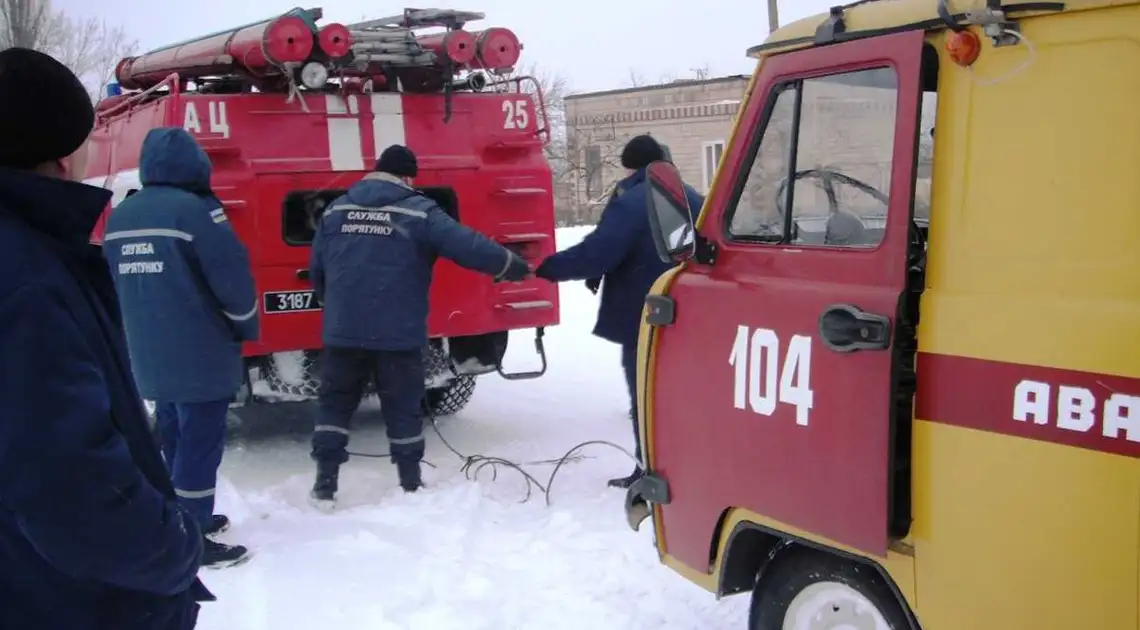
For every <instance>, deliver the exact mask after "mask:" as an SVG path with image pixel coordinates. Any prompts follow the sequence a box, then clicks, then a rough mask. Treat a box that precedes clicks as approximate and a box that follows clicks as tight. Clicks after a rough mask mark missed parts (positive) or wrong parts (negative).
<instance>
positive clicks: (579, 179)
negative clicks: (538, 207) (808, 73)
mask: <svg viewBox="0 0 1140 630" xmlns="http://www.w3.org/2000/svg"><path fill="white" fill-rule="evenodd" d="M748 81H749V77H747V76H742V75H741V76H727V77H720V78H715V79H705V80H681V81H674V82H672V83H665V84H661V85H649V86H642V87H633V88H625V89H620V90H606V91H603V92H588V93H582V94H571V95H568V96H566V97H565V108H566V136H567V137H566V140H567V154H568V160H567V161H568V162H569V164H568V166H569V170H570V171H571V176H570V177H568V178H566V180H565V182H566V183H565V185H566V187H567V189H566V190H564V191H562V193H563V195H564V196H565V197H566V198H567V202H568V203H566V204H564V206H566V207H567V211H566V213H564V214H569V215H571V216H570V217H567V219H568V220H567V221H566V222H575V223H593V222H596V221H597V218H598V215H599V214H600V213H601V210H602V208H603V207H604V206H605V201H606V199H607V197H608V196H609V194H610V192H611V191H612V190H613V186H614V184H615V183H616V182H617V181H618V180H619V179H621V178H622V177H624V176H625V172H626V171H625V169H624V168H622V166H621V160H620V156H621V150H622V147H624V146H625V143H626V142H627V141H628V140H629V139H630V138H631V137H633V136H636V135H639V134H643V133H649V134H651V135H653V136H654V137H655V138H657V139H658V141H660V142H661V143H662V144H665V145H667V146H668V148H669V151H670V153H671V154H672V157H673V163H674V164H676V165H677V168H678V169H679V170H680V171H681V174H682V176H684V178H685V181H687V182H688V183H689V184H691V185H692V186H693V187H695V188H696V189H697V190H699V191H700V192H702V193H704V192H705V191H706V190H707V189H708V185H709V184H710V183H711V182H712V175H713V173H714V172H715V171H716V165H717V162H718V161H719V160H720V156H721V154H722V153H723V151H724V144H725V141H726V140H727V138H728V135H729V133H730V132H731V130H732V120H733V117H734V116H735V115H736V112H737V110H738V109H739V108H740V102H741V99H742V98H743V96H744V91H745V90H746V89H747V87H748Z"/></svg>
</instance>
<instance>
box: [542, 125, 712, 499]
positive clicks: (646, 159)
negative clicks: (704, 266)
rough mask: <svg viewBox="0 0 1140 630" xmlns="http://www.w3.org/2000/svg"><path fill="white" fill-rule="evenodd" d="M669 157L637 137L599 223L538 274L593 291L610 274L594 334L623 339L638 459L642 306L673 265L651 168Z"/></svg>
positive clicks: (694, 206)
mask: <svg viewBox="0 0 1140 630" xmlns="http://www.w3.org/2000/svg"><path fill="white" fill-rule="evenodd" d="M665 160H666V155H665V152H664V150H663V149H662V147H661V145H660V144H658V142H657V141H656V140H654V139H653V137H652V136H649V135H641V136H636V137H634V138H632V139H631V140H630V141H629V142H628V143H627V144H626V146H625V148H624V149H623V150H622V154H621V165H622V166H623V167H625V168H626V169H629V171H630V174H629V175H628V176H627V177H626V178H625V179H623V180H621V181H620V182H618V184H617V187H616V189H615V190H614V194H613V195H612V196H611V197H610V201H609V203H608V204H607V205H606V207H605V209H604V210H603V211H602V217H601V219H600V220H599V221H598V225H597V227H596V228H594V230H593V231H592V232H590V233H589V234H587V235H586V237H585V238H584V239H582V242H580V243H578V244H577V245H575V246H573V247H571V248H569V249H566V250H564V251H561V252H558V253H557V254H554V255H553V256H551V257H549V258H547V259H546V260H544V261H543V262H542V264H541V265H539V266H538V269H536V270H535V275H536V276H538V277H540V278H545V279H547V280H550V281H552V282H564V281H567V280H586V281H587V286H590V289H591V291H594V290H596V288H597V283H598V278H602V279H604V281H603V282H602V297H601V304H600V305H599V307H598V320H597V323H596V324H595V326H594V334H595V335H597V336H599V337H601V338H602V339H605V340H607V341H612V342H614V343H617V344H620V345H621V365H622V369H623V370H624V371H625V380H626V387H627V388H628V390H629V400H630V411H629V416H630V418H631V419H632V420H633V436H634V443H635V444H636V447H635V448H636V450H637V458H638V460H640V459H641V440H640V438H639V436H638V427H637V335H638V331H639V330H640V327H641V311H642V307H643V306H644V305H645V296H646V295H648V294H649V289H650V288H651V287H652V286H653V283H654V281H656V280H657V278H658V277H659V276H661V274H663V273H665V271H666V270H668V269H669V267H670V266H671V265H670V264H669V263H665V262H662V261H661V259H660V258H659V257H658V256H657V248H656V246H655V245H654V243H653V234H652V232H651V231H650V229H649V216H648V211H647V208H646V203H647V200H646V184H645V169H646V167H648V166H649V165H650V164H651V163H653V162H657V161H665ZM685 191H686V193H687V195H688V197H689V205H690V207H691V212H692V213H693V220H694V221H695V220H696V217H697V215H698V214H699V213H700V210H701V206H702V205H703V204H704V198H703V197H702V196H701V195H700V194H699V193H697V191H695V190H693V189H692V187H690V186H687V185H686V186H685ZM640 476H641V469H640V468H635V469H634V471H633V473H631V474H630V475H629V476H628V477H621V478H618V479H611V480H610V482H609V485H610V486H613V487H618V488H626V487H629V485H630V484H632V483H633V482H634V481H636V480H637V478H638V477H640Z"/></svg>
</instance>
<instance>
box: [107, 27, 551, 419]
mask: <svg viewBox="0 0 1140 630" xmlns="http://www.w3.org/2000/svg"><path fill="white" fill-rule="evenodd" d="M322 15H323V14H322V11H321V9H319V8H317V9H299V8H298V9H293V10H291V11H289V12H287V13H285V14H282V15H279V16H276V17H273V18H271V19H268V20H263V21H260V22H255V23H252V24H246V25H243V26H238V27H235V28H232V29H228V30H225V31H222V32H219V33H213V34H210V35H206V36H203V37H200V38H196V39H193V40H191V41H188V42H181V43H178V44H174V45H171V46H167V47H164V48H160V49H157V50H153V51H150V52H148V53H146V54H143V55H140V56H138V57H130V58H127V59H123V60H122V61H121V62H119V64H118V66H117V67H116V71H115V75H116V79H117V82H118V86H120V87H121V88H122V90H125V91H122V90H115V93H113V94H111V95H109V97H108V98H105V99H104V100H103V101H101V102H100V103H99V105H98V107H97V111H98V118H97V122H96V128H95V130H94V132H93V134H92V136H91V139H90V141H89V142H88V145H87V160H86V164H87V172H86V181H87V182H88V183H91V184H94V185H99V186H104V187H107V188H109V189H111V190H113V191H114V192H115V195H114V198H113V199H112V205H114V204H118V203H119V202H120V201H122V200H123V199H124V198H126V197H127V196H128V195H130V194H131V192H132V191H134V190H137V189H138V188H139V187H140V185H141V184H140V182H139V171H138V160H139V150H140V147H141V145H142V141H143V138H144V137H145V136H146V134H147V132H148V131H150V130H151V129H153V128H155V127H162V126H177V127H182V128H184V129H186V130H187V131H188V132H190V133H191V134H192V135H194V136H195V137H196V138H197V140H198V142H199V143H200V144H201V146H202V147H203V149H204V150H205V151H206V153H207V155H208V156H209V157H210V160H211V162H212V165H213V176H212V182H211V184H212V188H213V191H214V192H215V194H216V195H217V197H218V198H219V199H220V200H221V202H222V205H223V208H224V210H225V214H226V216H227V217H228V221H229V224H230V225H232V226H233V229H234V230H235V232H236V233H237V235H238V237H239V238H240V239H241V240H242V242H243V243H244V244H245V246H246V248H247V249H248V251H249V255H250V260H251V265H252V267H253V274H254V279H255V282H256V285H257V290H258V292H259V297H260V300H259V309H260V318H261V337H260V339H258V340H257V341H254V342H249V343H246V344H245V346H244V348H243V353H244V355H245V357H246V361H247V365H248V368H249V370H248V372H249V375H250V378H249V380H248V384H247V387H245V388H243V391H242V392H240V393H239V395H238V400H237V401H236V404H239V405H240V404H244V403H248V402H280V401H299V400H306V399H311V398H313V397H315V395H316V393H317V383H318V375H319V369H318V361H319V351H320V348H321V309H320V306H319V304H318V303H317V301H316V300H315V298H314V293H313V290H312V285H311V283H310V281H309V278H308V266H309V258H310V249H311V248H310V245H311V243H312V239H313V234H314V231H315V229H316V226H317V224H318V222H319V221H320V217H321V214H322V213H323V211H324V208H325V207H326V206H327V205H328V204H329V203H331V202H332V201H333V200H335V199H336V198H337V197H339V196H341V195H342V194H344V192H345V191H346V190H347V189H348V188H349V187H350V186H351V185H352V184H354V183H356V182H357V181H359V180H360V178H361V177H362V176H363V175H365V174H366V173H367V172H369V171H371V169H372V166H373V164H374V163H375V160H376V159H377V157H378V156H379V155H380V153H381V152H382V151H383V150H384V149H385V148H387V147H388V146H390V145H392V144H404V145H407V146H408V147H410V148H411V149H412V150H413V151H414V152H415V153H416V154H417V156H418V160H419V165H420V174H419V176H418V177H417V178H416V181H415V185H416V186H417V187H418V189H419V190H420V192H422V193H423V194H425V195H427V196H429V197H431V198H432V199H434V200H435V201H436V202H438V204H439V205H440V207H441V208H442V209H443V210H444V211H445V212H447V213H448V214H449V215H451V216H452V217H453V218H455V219H456V220H458V221H459V222H461V223H463V224H465V225H467V226H469V227H471V228H473V229H476V230H479V231H481V232H483V233H484V234H486V235H488V236H489V237H491V238H492V239H494V240H496V241H498V242H499V243H501V244H503V245H504V246H506V247H508V248H511V249H513V250H514V251H515V252H516V253H518V254H520V255H521V256H522V257H524V258H526V259H528V260H531V261H538V260H541V259H542V258H543V257H545V256H548V255H550V254H552V253H553V252H554V250H555V243H554V201H553V194H554V193H553V183H552V175H551V170H550V166H549V164H548V163H547V161H546V158H545V153H544V148H545V146H546V145H547V143H548V142H549V136H550V129H549V124H548V121H547V118H546V111H545V105H544V102H543V99H542V94H541V92H540V90H539V89H538V84H537V81H535V80H534V79H533V78H531V77H523V76H519V75H518V74H516V73H515V66H516V65H517V62H518V60H519V56H520V53H521V49H522V45H521V43H520V42H519V40H518V38H517V37H516V36H515V34H514V33H513V32H512V31H510V30H509V29H506V28H500V27H495V28H487V29H484V30H482V31H468V30H465V29H464V26H465V25H466V24H468V23H470V22H473V21H476V20H480V19H482V18H483V17H484V16H483V14H481V13H472V12H466V11H454V10H441V9H406V10H404V12H403V13H402V14H400V15H396V16H392V17H387V18H380V19H375V20H368V21H366V22H361V23H358V24H349V25H344V24H339V23H329V24H324V25H318V24H317V22H318V20H320V19H321V18H322ZM101 231H102V228H101V227H100V228H97V229H96V234H95V235H94V240H95V241H99V239H100V238H101V235H102V234H101ZM393 307H395V308H398V305H377V308H393ZM360 316H361V317H367V316H368V314H367V313H360ZM557 323H558V289H557V287H556V286H555V285H553V284H551V283H548V282H545V281H542V280H538V279H534V278H532V279H530V280H525V281H522V282H493V281H492V279H490V278H487V277H485V276H481V275H479V274H476V273H474V272H471V271H468V270H465V269H462V268H460V267H459V266H457V265H455V264H453V263H451V262H450V261H446V260H441V261H440V262H439V263H438V264H437V265H436V267H435V270H434V279H433V283H432V288H431V311H430V313H429V317H428V329H429V335H430V337H431V341H430V344H429V347H428V348H425V353H426V355H427V360H426V365H427V366H428V368H427V373H426V374H425V383H426V385H427V388H428V389H427V395H426V397H427V400H426V403H427V405H428V408H429V409H431V410H432V412H433V413H435V414H437V415H441V414H449V413H454V412H455V411H458V410H459V409H460V408H462V407H463V406H464V405H465V404H466V403H467V402H468V400H469V399H470V397H471V394H472V390H473V388H474V384H475V380H474V379H475V377H476V376H477V375H480V374H487V373H494V372H496V371H497V372H499V373H500V374H502V375H503V376H505V377H508V378H531V377H535V376H539V375H541V374H542V372H544V371H545V365H546V359H545V356H544V355H543V348H542V343H541V341H542V331H543V329H544V328H545V327H547V326H551V325H556V324H557ZM527 329H535V330H536V346H537V349H538V353H539V355H540V357H541V361H542V367H541V369H539V370H537V371H531V372H523V373H517V372H508V371H506V370H505V369H504V367H503V365H502V359H503V356H504V353H505V351H506V346H507V341H508V336H509V334H510V332H511V331H520V332H521V331H524V330H527Z"/></svg>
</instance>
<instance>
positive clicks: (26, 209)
mask: <svg viewBox="0 0 1140 630" xmlns="http://www.w3.org/2000/svg"><path fill="white" fill-rule="evenodd" d="M94 120H95V112H94V108H93V107H92V106H91V100H90V97H88V95H87V89H86V88H85V87H84V86H83V84H82V83H80V81H79V80H78V79H77V78H76V77H75V75H74V74H72V73H71V71H70V70H68V69H67V68H66V67H64V66H63V65H62V64H60V63H58V62H57V61H56V60H54V59H52V58H51V57H49V56H47V55H44V54H42V53H38V52H35V51H31V50H27V49H23V48H8V49H6V50H4V51H2V52H0V269H3V270H4V272H3V273H0V628H5V629H8V628H11V629H13V630H15V629H17V628H20V629H27V630H33V629H36V630H40V629H42V630H49V629H56V628H59V629H63V628H74V629H80V628H83V629H85V630H190V629H191V628H193V627H194V626H195V623H196V619H197V615H198V603H197V602H199V601H207V600H212V599H213V596H212V595H211V594H210V593H209V591H207V590H206V588H205V587H204V586H203V585H202V583H201V582H199V581H198V579H197V573H198V566H199V561H200V559H201V555H202V539H201V533H200V532H199V530H198V525H197V523H196V522H195V520H194V519H193V517H191V516H190V515H189V514H188V513H186V511H185V510H184V509H183V508H182V507H181V506H180V505H179V504H178V502H177V500H176V499H175V494H174V488H173V487H172V486H171V483H170V478H169V477H168V475H167V472H166V469H165V468H164V467H163V463H162V456H161V454H160V453H159V450H158V447H157V445H156V444H155V441H154V438H153V435H152V434H151V432H150V428H149V425H148V423H147V419H146V413H145V411H144V409H143V405H142V400H141V399H140V398H139V394H138V391H137V390H136V389H135V384H134V382H133V380H132V378H131V372H130V359H129V358H128V354H127V349H126V341H125V339H124V337H123V331H122V326H121V323H120V320H119V309H118V304H117V303H116V300H115V289H114V286H113V284H112V280H111V275H110V273H109V271H108V269H107V263H106V261H105V260H104V259H103V256H102V254H101V253H100V251H99V248H98V247H96V246H94V245H91V244H90V242H89V239H90V236H91V231H92V229H93V228H94V226H95V222H96V220H97V219H98V218H99V216H100V215H101V214H102V213H103V210H104V208H105V207H106V205H107V203H108V201H109V200H110V197H111V193H110V192H108V191H106V190H104V189H102V188H96V187H94V186H87V185H84V184H80V183H78V182H75V181H69V180H71V179H72V176H71V174H72V172H74V174H75V178H76V179H78V178H79V177H82V175H83V164H82V161H83V160H82V158H73V159H69V158H68V156H71V155H72V154H74V153H75V152H76V150H77V149H79V148H80V147H81V145H83V143H84V141H85V140H86V139H87V136H88V134H89V133H90V131H91V128H92V126H93V124H94ZM82 153H84V152H82V151H81V152H80V154H78V155H82Z"/></svg>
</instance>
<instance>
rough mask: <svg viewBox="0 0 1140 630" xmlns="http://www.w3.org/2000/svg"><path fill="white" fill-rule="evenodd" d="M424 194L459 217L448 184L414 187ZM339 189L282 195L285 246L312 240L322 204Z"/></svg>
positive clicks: (308, 243)
mask: <svg viewBox="0 0 1140 630" xmlns="http://www.w3.org/2000/svg"><path fill="white" fill-rule="evenodd" d="M417 190H419V191H420V192H421V193H422V194H423V195H424V196H425V197H429V198H431V199H432V200H433V201H435V202H436V203H437V204H439V207H440V208H441V209H442V210H443V211H444V212H446V213H447V215H448V216H450V217H451V218H453V219H455V220H456V221H458V220H459V198H458V196H457V195H456V194H455V190H454V189H452V188H451V187H449V186H430V187H424V188H418V189H417ZM344 193H345V191H344V190H343V189H332V190H298V191H294V192H291V193H289V194H288V195H286V196H285V202H284V203H283V204H282V213H283V216H282V217H281V226H282V238H284V239H285V242H286V243H287V244H289V245H296V246H305V245H310V244H312V242H313V234H314V232H315V230H316V227H317V221H318V220H319V219H320V217H321V215H322V214H324V211H325V207H326V206H328V205H329V204H330V203H332V202H333V201H336V199H337V197H340V196H341V195H343V194H344Z"/></svg>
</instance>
